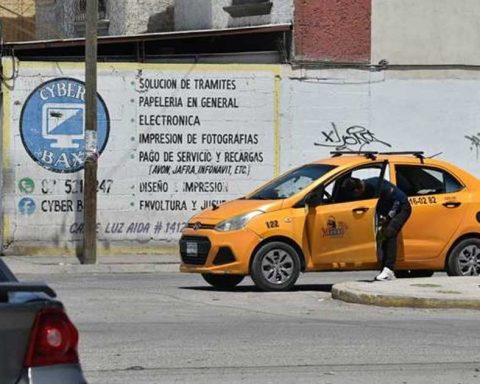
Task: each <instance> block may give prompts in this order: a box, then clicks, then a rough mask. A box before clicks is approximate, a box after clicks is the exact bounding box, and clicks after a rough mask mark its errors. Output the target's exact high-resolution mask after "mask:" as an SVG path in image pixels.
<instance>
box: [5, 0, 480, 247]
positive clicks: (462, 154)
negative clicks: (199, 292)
mask: <svg viewBox="0 0 480 384" xmlns="http://www.w3.org/2000/svg"><path fill="white" fill-rule="evenodd" d="M68 1H70V0H66V1H65V2H59V1H55V0H45V1H44V4H43V6H44V7H46V8H45V9H47V8H48V7H53V8H50V10H51V11H52V10H55V12H59V14H58V15H59V16H55V13H54V12H53V11H52V12H53V13H48V15H49V17H51V18H56V19H57V20H63V19H62V17H60V15H61V14H62V12H63V14H65V13H66V10H67V9H72V8H63V6H65V5H66V4H67V2H68ZM121 3H122V4H124V5H125V4H126V2H121V1H118V2H115V4H116V5H117V6H118V7H120V4H121ZM147 3H148V4H150V6H151V8H152V9H153V2H152V3H149V2H148V1H147V0H145V1H143V2H140V1H137V2H134V3H133V2H132V4H131V7H133V5H137V6H138V8H136V9H137V11H136V12H137V13H136V16H135V17H132V15H133V14H135V12H133V11H132V9H133V8H129V12H128V15H127V14H125V13H124V14H122V9H121V8H112V6H113V5H112V4H113V2H109V1H108V0H107V1H105V2H101V4H100V9H99V14H100V16H101V17H100V23H99V28H104V32H105V34H108V35H112V34H113V35H117V34H120V35H123V34H131V33H141V32H146V31H149V30H151V28H153V27H152V23H153V22H152V23H150V22H149V20H153V19H152V15H155V14H160V15H163V16H165V15H168V17H167V16H165V17H166V19H162V18H163V16H161V17H160V19H162V20H169V22H168V23H166V24H165V27H161V28H160V29H161V30H162V31H163V33H162V32H161V33H157V34H156V33H152V34H148V35H145V34H143V35H142V34H140V35H135V36H130V37H125V36H123V37H114V36H109V37H108V36H107V37H103V38H101V39H99V61H100V62H101V64H99V72H98V73H99V80H98V86H99V87H98V92H99V95H100V97H101V98H99V103H100V105H101V106H102V109H101V111H102V112H101V113H100V122H101V124H100V125H99V140H100V143H101V145H100V148H99V152H100V153H101V156H100V159H99V204H98V207H99V211H98V218H99V225H98V238H99V252H100V253H108V252H110V253H117V254H118V253H120V252H127V253H131V252H134V251H135V250H137V251H139V252H149V251H151V252H158V250H159V249H160V248H159V247H162V246H165V245H173V246H175V245H176V241H177V240H178V237H179V234H180V231H181V228H182V227H183V225H184V223H185V222H186V221H187V220H188V219H189V218H190V217H191V216H192V215H193V214H195V213H196V212H198V211H199V210H200V209H201V208H202V207H205V206H208V205H211V204H219V203H220V202H221V201H223V200H230V199H234V198H238V197H239V196H242V195H244V194H245V193H247V192H249V191H250V190H252V189H254V188H255V187H256V186H258V185H259V184H261V183H263V182H265V181H267V180H269V179H270V178H272V177H273V176H276V175H278V174H280V173H282V172H284V171H286V170H288V169H291V168H292V167H295V166H298V165H300V164H303V163H306V162H310V161H313V160H316V159H319V158H322V157H326V156H329V153H330V151H334V150H347V151H359V150H374V151H412V150H422V151H425V153H426V155H428V156H430V155H438V156H440V157H441V158H443V159H446V160H449V161H451V162H453V163H455V164H458V165H459V166H461V167H463V168H465V169H467V170H469V171H470V172H472V173H473V174H475V175H477V176H478V177H480V171H479V170H480V167H479V164H480V163H479V161H480V129H479V128H478V121H480V108H479V106H480V93H479V92H478V89H480V71H478V69H479V68H480V63H479V61H480V55H479V54H478V52H477V51H476V47H477V46H478V43H479V42H478V39H479V36H480V25H479V24H478V22H477V20H476V15H477V14H478V13H479V11H480V3H478V2H477V1H475V0H461V1H453V0H336V1H332V0H316V1H304V0H295V1H293V0H292V1H291V2H290V3H289V2H288V1H283V0H272V1H254V0H249V1H236V0H228V1H226V0H225V1H224V0H218V1H213V0H190V1H187V0H176V1H174V2H173V1H172V2H168V3H167V2H161V1H157V2H154V3H155V4H156V5H158V7H159V8H157V9H156V10H155V11H151V10H147V9H146V8H141V7H140V5H141V4H147ZM193 3H194V4H195V5H196V6H195V7H192V4H193ZM72 4H73V3H71V4H70V7H72V6H73V5H72ZM75 4H77V6H78V8H73V9H76V10H78V11H82V10H84V8H82V7H83V6H82V4H81V3H80V2H77V3H75ZM60 5H62V6H61V7H60ZM39 7H40V5H39V4H38V0H37V16H38V17H41V16H40V14H41V12H38V11H39V9H40V8H39ZM55 7H57V8H55ZM172 7H173V8H172ZM167 10H168V11H167ZM42 12H43V11H42ZM115 12H117V13H115ZM43 14H47V13H43ZM72 15H73V16H70V17H72V19H71V20H70V21H69V22H68V23H64V24H62V23H56V24H55V23H54V22H53V19H48V20H45V21H44V22H43V23H42V24H44V23H49V24H50V25H59V26H61V25H63V27H62V28H63V29H62V32H61V33H65V34H66V33H67V32H65V31H67V29H68V28H70V29H68V30H69V31H70V32H68V33H70V35H63V36H75V35H76V34H77V33H78V34H80V33H81V25H80V24H81V22H82V18H81V12H80V13H74V14H72ZM75 18H76V20H77V23H80V24H76V22H75ZM131 18H132V19H133V18H134V19H135V20H133V21H131V22H130V21H128V20H130V19H131ZM38 20H39V19H37V23H38ZM157 20H158V19H157ZM115 23H118V25H119V26H117V27H114V25H115ZM66 24H68V28H67V25H66ZM149 24H150V27H149ZM153 24H155V23H153ZM156 25H157V26H158V25H159V24H156ZM127 26H128V28H131V29H130V30H129V31H130V32H128V31H127V30H128V28H127ZM122 28H123V29H122ZM126 31H127V32H126ZM11 48H13V49H14V51H15V53H16V55H17V57H18V58H19V62H16V61H12V60H9V59H8V58H5V59H4V66H3V74H4V78H7V79H10V80H8V82H7V83H6V84H7V85H9V87H5V88H4V91H5V93H4V98H3V111H4V113H3V116H4V119H3V122H2V133H3V138H4V140H3V143H4V146H3V147H2V155H3V170H2V175H1V177H2V203H3V206H2V212H3V216H2V228H3V238H2V239H3V245H4V252H5V253H38V254H42V253H51V252H52V248H53V249H55V250H57V251H58V252H61V253H62V254H65V253H69V252H70V253H73V252H75V250H76V247H77V245H78V244H79V242H81V239H82V231H83V224H82V210H83V202H82V177H83V172H82V171H81V168H82V164H81V159H82V154H81V149H82V147H81V143H82V137H83V136H82V131H81V129H82V126H81V125H78V126H77V127H76V129H75V130H73V131H72V132H71V134H68V135H67V133H68V130H69V129H73V128H71V127H70V126H69V125H68V124H64V123H65V122H66V121H67V120H69V119H63V118H60V119H59V120H58V121H57V120H55V119H56V116H60V117H62V116H63V113H64V112H63V109H62V111H59V110H57V109H59V108H60V107H62V105H63V104H65V105H66V106H65V108H64V109H65V110H67V115H66V117H67V118H72V119H73V121H77V120H78V119H80V117H81V116H82V111H83V110H82V107H81V106H78V105H77V104H79V101H78V100H77V99H81V96H82V94H83V89H82V84H81V80H82V79H83V76H84V65H83V63H82V58H83V54H84V46H83V41H82V40H78V39H77V40H66V41H63V40H56V41H51V42H48V43H45V42H42V43H34V42H33V43H30V44H26V43H18V44H12V45H11ZM17 64H18V65H17ZM39 74H41V76H39ZM50 99H51V100H50ZM80 104H81V103H80ZM59 105H60V106H59ZM62 108H63V107H62ZM50 110H51V111H52V113H53V115H51V116H53V117H52V118H50V117H48V116H49V115H48V113H47V112H48V111H50ZM25 111H27V112H28V111H32V116H33V117H30V114H29V113H25ZM35 111H36V112H35ZM43 111H47V112H45V115H42V112H43ZM79 116H80V117H79ZM75 119H77V120H75ZM80 120H81V119H80ZM80 120H79V121H80ZM69 124H70V123H69ZM72 124H73V123H72ZM39 127H42V129H39ZM57 127H61V129H59V130H58V131H56V128H57ZM69 127H70V128H69ZM65 136H68V137H65ZM439 154H440V155H439ZM442 199H443V197H442ZM439 201H440V198H439Z"/></svg>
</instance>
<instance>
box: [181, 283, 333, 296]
mask: <svg viewBox="0 0 480 384" xmlns="http://www.w3.org/2000/svg"><path fill="white" fill-rule="evenodd" d="M332 287H333V284H298V285H296V286H294V287H293V288H292V289H291V290H290V291H288V292H300V291H316V292H332ZM178 288H179V289H187V290H192V291H212V292H215V291H216V292H259V293H269V294H272V293H274V292H263V291H261V290H259V289H258V288H257V287H255V286H254V285H240V286H238V287H235V288H232V289H217V288H213V287H210V286H208V285H205V286H201V287H199V286H195V287H178Z"/></svg>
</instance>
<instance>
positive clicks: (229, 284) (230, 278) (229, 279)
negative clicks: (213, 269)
mask: <svg viewBox="0 0 480 384" xmlns="http://www.w3.org/2000/svg"><path fill="white" fill-rule="evenodd" d="M202 277H203V278H204V280H205V281H206V282H207V283H208V284H210V285H211V286H212V287H214V288H217V289H221V290H230V289H233V288H235V287H236V286H237V285H238V284H240V283H241V281H242V280H243V279H244V278H245V276H242V275H228V274H225V275H214V274H213V273H202Z"/></svg>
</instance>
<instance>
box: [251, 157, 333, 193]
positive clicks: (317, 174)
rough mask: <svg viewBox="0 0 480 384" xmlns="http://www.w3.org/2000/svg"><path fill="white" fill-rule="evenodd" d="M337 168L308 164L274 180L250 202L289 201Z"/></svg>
mask: <svg viewBox="0 0 480 384" xmlns="http://www.w3.org/2000/svg"><path fill="white" fill-rule="evenodd" d="M334 168H335V166H333V165H327V164H307V165H304V166H302V167H300V168H296V169H294V170H292V171H290V172H287V173H286V174H284V175H282V176H280V177H278V178H276V179H273V180H272V181H271V182H270V183H269V184H267V185H266V186H265V187H263V188H261V189H260V190H258V191H256V192H255V193H254V194H253V195H251V196H248V199H249V200H278V199H287V198H289V197H291V196H293V195H295V194H296V193H298V192H300V191H302V190H303V189H305V188H306V187H308V186H309V185H310V184H312V183H313V182H314V181H315V180H318V179H319V178H321V177H322V176H324V175H326V174H327V173H328V172H330V171H331V170H332V169H334Z"/></svg>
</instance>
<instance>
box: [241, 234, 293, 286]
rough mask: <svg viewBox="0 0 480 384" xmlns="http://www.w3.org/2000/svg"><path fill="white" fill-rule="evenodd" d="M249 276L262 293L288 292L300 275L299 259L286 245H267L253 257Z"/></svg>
mask: <svg viewBox="0 0 480 384" xmlns="http://www.w3.org/2000/svg"><path fill="white" fill-rule="evenodd" d="M250 274H251V276H252V280H253V282H254V283H255V285H256V286H257V287H258V288H259V289H261V290H262V291H288V290H289V289H291V288H292V287H293V286H294V285H295V282H296V281H297V279H298V276H299V274H300V257H299V256H298V253H297V251H296V250H295V249H294V248H293V247H291V246H290V245H288V244H286V243H283V242H280V241H273V242H271V243H267V244H265V245H263V246H262V247H261V248H260V249H259V250H258V251H257V252H256V253H255V255H253V261H252V266H251V271H250ZM269 276H271V277H269Z"/></svg>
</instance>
